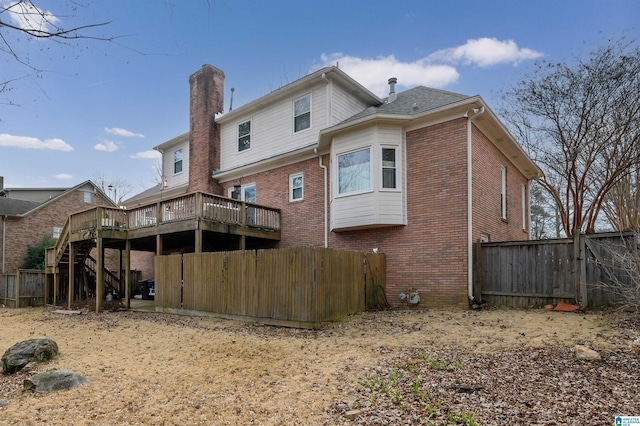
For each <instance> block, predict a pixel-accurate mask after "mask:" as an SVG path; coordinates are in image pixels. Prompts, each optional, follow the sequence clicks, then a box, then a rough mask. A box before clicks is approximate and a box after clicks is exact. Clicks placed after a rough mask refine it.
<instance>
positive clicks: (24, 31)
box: [0, 0, 116, 93]
mask: <svg viewBox="0 0 640 426" xmlns="http://www.w3.org/2000/svg"><path fill="white" fill-rule="evenodd" d="M62 4H64V5H66V7H65V9H67V10H69V11H70V12H71V13H72V14H71V15H56V14H54V13H52V12H49V11H46V10H44V9H41V8H39V7H38V6H37V5H36V2H34V1H33V0H4V1H0V55H1V56H4V57H5V58H8V59H6V60H8V61H11V60H13V61H14V62H15V63H18V64H20V65H21V66H23V67H24V68H25V72H24V75H18V76H8V75H0V93H3V92H6V91H8V90H10V89H11V88H12V84H13V83H15V82H16V81H18V80H20V79H23V78H29V77H31V78H35V77H37V76H40V75H41V74H42V73H43V69H41V68H40V67H39V66H38V65H37V64H34V63H32V62H31V61H30V60H29V57H28V56H27V55H26V54H24V53H23V51H22V49H23V46H25V45H28V43H29V42H30V41H34V40H42V41H45V40H48V41H50V42H55V43H61V44H66V45H70V44H71V43H73V42H74V41H78V40H100V41H113V40H115V38H116V37H112V36H107V37H105V36H101V35H96V34H93V33H92V32H95V30H96V29H98V28H100V27H104V26H106V25H108V24H109V22H99V23H89V24H83V25H71V26H67V21H71V20H73V19H72V18H75V15H73V14H74V13H75V12H76V11H77V9H78V6H79V5H80V4H79V3H77V2H76V1H71V0H69V1H68V2H67V3H62Z"/></svg>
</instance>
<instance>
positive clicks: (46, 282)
mask: <svg viewBox="0 0 640 426" xmlns="http://www.w3.org/2000/svg"><path fill="white" fill-rule="evenodd" d="M47 262H48V259H47ZM45 268H47V266H45ZM45 270H46V269H45ZM54 273H55V269H54ZM47 303H49V274H47V273H46V272H45V275H44V304H45V306H46V305H47Z"/></svg>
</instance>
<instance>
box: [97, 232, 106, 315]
mask: <svg viewBox="0 0 640 426" xmlns="http://www.w3.org/2000/svg"><path fill="white" fill-rule="evenodd" d="M101 233H102V231H100V229H98V238H96V251H97V255H96V257H97V259H96V312H100V311H102V298H103V297H104V244H103V241H102V236H101V235H100V234H101Z"/></svg>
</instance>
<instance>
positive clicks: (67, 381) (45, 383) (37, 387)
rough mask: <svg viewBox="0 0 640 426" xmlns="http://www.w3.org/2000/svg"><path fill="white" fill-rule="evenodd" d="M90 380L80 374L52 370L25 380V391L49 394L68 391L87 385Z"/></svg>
mask: <svg viewBox="0 0 640 426" xmlns="http://www.w3.org/2000/svg"><path fill="white" fill-rule="evenodd" d="M87 383H89V380H87V379H86V378H84V377H82V376H81V375H79V374H78V373H74V372H73V371H68V370H51V371H45V372H44V373H39V374H34V375H33V376H31V377H29V378H28V379H25V380H24V383H23V385H24V390H30V391H32V392H38V393H47V392H55V391H59V390H67V389H73V388H77V387H78V386H82V385H86V384H87Z"/></svg>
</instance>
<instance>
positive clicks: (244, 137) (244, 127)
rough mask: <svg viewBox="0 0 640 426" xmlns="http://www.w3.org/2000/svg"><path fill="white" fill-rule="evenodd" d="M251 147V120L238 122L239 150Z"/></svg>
mask: <svg viewBox="0 0 640 426" xmlns="http://www.w3.org/2000/svg"><path fill="white" fill-rule="evenodd" d="M249 148H251V120H247V121H245V122H244V123H240V124H238V152H242V151H244V150H247V149H249Z"/></svg>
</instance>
